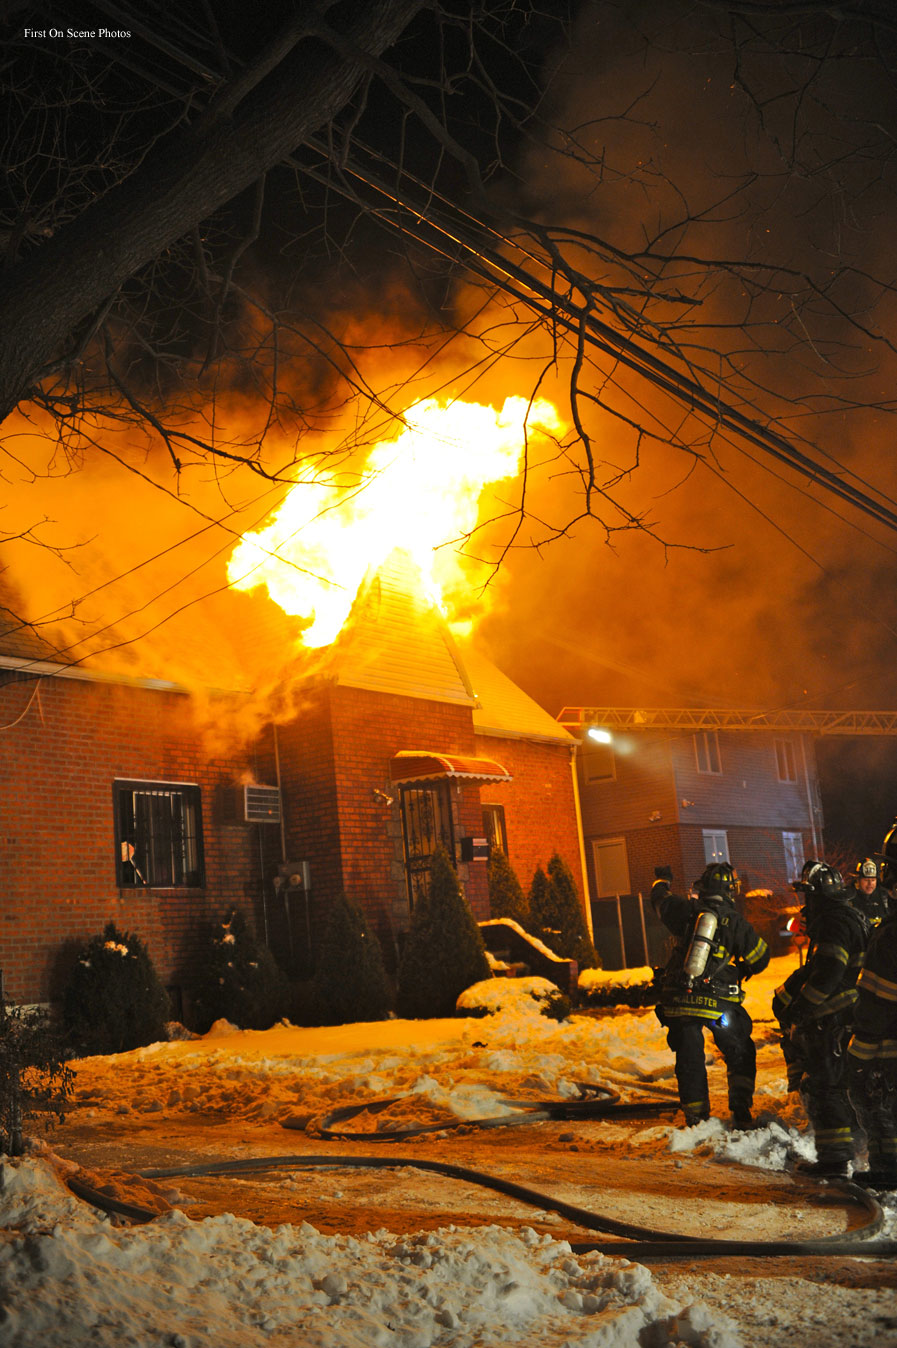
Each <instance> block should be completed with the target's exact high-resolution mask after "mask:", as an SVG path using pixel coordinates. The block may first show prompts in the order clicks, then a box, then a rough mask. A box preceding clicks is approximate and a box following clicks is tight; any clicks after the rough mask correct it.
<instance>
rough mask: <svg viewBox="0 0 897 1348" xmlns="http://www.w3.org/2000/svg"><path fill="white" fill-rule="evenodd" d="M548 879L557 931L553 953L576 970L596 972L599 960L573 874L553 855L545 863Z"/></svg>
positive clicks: (561, 858)
mask: <svg viewBox="0 0 897 1348" xmlns="http://www.w3.org/2000/svg"><path fill="white" fill-rule="evenodd" d="M548 879H549V880H550V882H551V884H552V886H553V887H554V892H555V900H554V908H555V912H556V914H557V918H558V925H559V927H560V931H561V935H560V940H559V942H558V948H557V949H555V951H554V953H555V954H556V955H563V956H564V958H565V959H570V960H576V963H577V964H578V965H579V967H580V969H600V968H601V960H600V959H599V957H598V951H597V950H596V949H595V946H594V944H593V943H592V938H591V936H589V929H588V926H587V925H586V919H585V915H584V913H583V911H582V904H581V903H580V901H579V894H578V892H577V889H576V881H575V880H574V879H573V872H572V871H571V869H570V867H569V866H568V864H567V862H566V861H565V860H564V859H563V857H562V856H560V855H559V854H558V853H557V852H555V853H554V855H553V856H552V858H551V860H550V861H549V863H548ZM546 944H547V943H546ZM552 949H554V947H552Z"/></svg>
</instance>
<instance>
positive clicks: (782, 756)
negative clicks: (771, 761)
mask: <svg viewBox="0 0 897 1348" xmlns="http://www.w3.org/2000/svg"><path fill="white" fill-rule="evenodd" d="M776 771H777V772H778V774H779V781H780V782H796V781H797V768H796V766H795V759H794V741H793V740H776Z"/></svg>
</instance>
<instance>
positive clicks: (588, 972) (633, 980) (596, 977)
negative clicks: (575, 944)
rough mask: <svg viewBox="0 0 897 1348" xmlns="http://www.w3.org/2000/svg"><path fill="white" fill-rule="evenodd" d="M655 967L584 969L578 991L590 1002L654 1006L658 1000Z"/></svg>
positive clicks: (602, 1004) (603, 1004) (606, 1004)
mask: <svg viewBox="0 0 897 1348" xmlns="http://www.w3.org/2000/svg"><path fill="white" fill-rule="evenodd" d="M657 992H658V989H657V984H656V983H655V982H654V970H653V969H651V968H649V967H648V966H647V965H644V966H642V967H641V968H637V969H613V970H603V969H601V970H599V969H585V970H583V972H582V973H581V974H580V976H579V994H580V997H581V998H582V999H583V1001H584V1002H585V1003H586V1005H587V1006H631V1007H638V1006H654V1005H655V1003H656V1001H657Z"/></svg>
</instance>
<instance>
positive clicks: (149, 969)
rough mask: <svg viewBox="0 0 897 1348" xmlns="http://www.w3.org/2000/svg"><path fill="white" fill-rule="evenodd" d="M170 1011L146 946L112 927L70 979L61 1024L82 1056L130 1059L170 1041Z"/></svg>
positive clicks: (89, 947)
mask: <svg viewBox="0 0 897 1348" xmlns="http://www.w3.org/2000/svg"><path fill="white" fill-rule="evenodd" d="M169 1015H170V1011H169V1004H168V993H167V992H166V991H165V988H164V987H163V986H162V983H161V982H160V980H159V976H158V974H157V973H156V969H155V965H154V964H153V962H152V960H151V959H150V957H149V954H148V953H147V949H146V946H145V945H144V944H143V942H142V941H141V940H140V937H139V936H135V935H134V934H133V933H131V932H120V931H119V930H118V928H117V927H116V925H115V923H114V922H109V923H107V925H106V928H105V930H104V932H103V934H102V936H94V937H92V938H91V939H90V940H89V941H88V942H87V945H86V946H84V948H83V950H82V951H81V953H80V955H79V956H78V958H77V960H76V962H75V965H74V968H73V969H72V972H71V974H70V975H69V979H68V983H67V984H66V987H65V991H64V993H63V999H62V1019H63V1025H64V1027H65V1031H66V1034H67V1036H68V1039H69V1043H70V1044H71V1047H72V1050H73V1051H74V1052H75V1053H76V1054H77V1055H79V1056H82V1057H84V1056H88V1055H90V1054H94V1053H126V1052H127V1051H128V1050H129V1049H132V1048H140V1047H141V1046H142V1045H143V1044H155V1043H157V1042H158V1041H159V1040H160V1039H165V1038H167V1036H166V1032H165V1026H166V1023H167V1021H168V1019H169Z"/></svg>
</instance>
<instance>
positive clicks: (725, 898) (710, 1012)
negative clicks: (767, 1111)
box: [651, 862, 769, 1128]
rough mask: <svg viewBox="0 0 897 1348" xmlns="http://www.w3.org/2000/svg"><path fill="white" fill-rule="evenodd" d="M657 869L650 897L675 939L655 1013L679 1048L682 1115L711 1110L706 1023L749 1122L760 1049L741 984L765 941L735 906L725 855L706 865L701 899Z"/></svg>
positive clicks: (737, 1119) (734, 1103)
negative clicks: (678, 890) (676, 888)
mask: <svg viewBox="0 0 897 1348" xmlns="http://www.w3.org/2000/svg"><path fill="white" fill-rule="evenodd" d="M654 874H655V876H656V877H657V878H656V879H655V881H654V886H653V888H652V890H651V903H652V905H653V907H654V910H655V912H656V913H657V915H658V917H659V918H660V920H661V922H662V923H663V924H664V926H665V927H666V928H667V929H668V930H669V931H671V932H672V934H673V936H674V937H675V938H676V943H675V946H674V948H673V952H672V954H671V956H670V959H669V961H668V963H667V965H666V967H665V969H664V970H663V972H662V973H661V975H660V996H659V998H658V1005H657V1008H656V1015H657V1018H658V1020H659V1021H660V1023H661V1024H662V1025H664V1026H665V1027H666V1031H667V1043H668V1044H669V1046H670V1048H671V1049H672V1051H673V1053H674V1054H675V1055H676V1081H677V1083H678V1086H679V1103H680V1104H681V1106H682V1111H683V1113H684V1115H685V1122H686V1124H687V1125H691V1124H694V1123H698V1122H700V1120H701V1119H707V1118H709V1117H710V1094H709V1091H708V1086H707V1067H706V1065H705V1058H704V1031H705V1030H709V1031H710V1033H711V1034H712V1036H713V1039H714V1042H715V1044H716V1046H717V1048H718V1049H719V1051H720V1053H721V1054H722V1056H723V1060H724V1062H725V1064H726V1074H727V1077H728V1085H729V1109H730V1110H731V1111H732V1122H733V1124H734V1126H735V1127H736V1128H750V1127H751V1126H752V1124H753V1117H752V1114H751V1107H752V1105H753V1100H754V1083H755V1081H756V1077H757V1053H756V1049H755V1048H754V1041H753V1039H752V1038H751V1030H752V1029H753V1024H752V1021H751V1018H750V1016H749V1015H748V1013H747V1011H745V1009H744V1007H743V1006H742V1002H743V1001H744V993H743V991H742V988H741V983H742V980H743V979H745V978H750V977H751V975H752V974H756V973H759V972H760V970H761V969H765V968H766V965H767V964H768V963H769V950H768V949H767V946H766V942H765V941H764V940H763V938H762V937H760V936H758V935H757V933H756V932H755V931H754V929H753V927H752V926H751V924H750V923H749V922H748V921H747V920H746V919H745V918H743V917H742V916H741V914H740V913H739V912H738V911H737V910H736V908H735V903H734V898H735V895H736V894H737V892H738V884H739V881H738V877H737V875H736V874H735V871H734V870H733V869H732V867H731V866H730V865H729V864H728V862H719V863H715V864H713V865H710V866H708V867H707V868H706V870H705V871H704V873H703V875H702V876H701V878H700V879H699V880H698V881H697V884H696V886H695V888H696V890H697V897H696V898H684V897H683V896H682V895H680V894H674V893H673V892H672V891H671V889H670V882H671V880H672V878H673V873H672V871H671V870H670V868H669V866H657V867H656V868H655V870H654Z"/></svg>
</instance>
